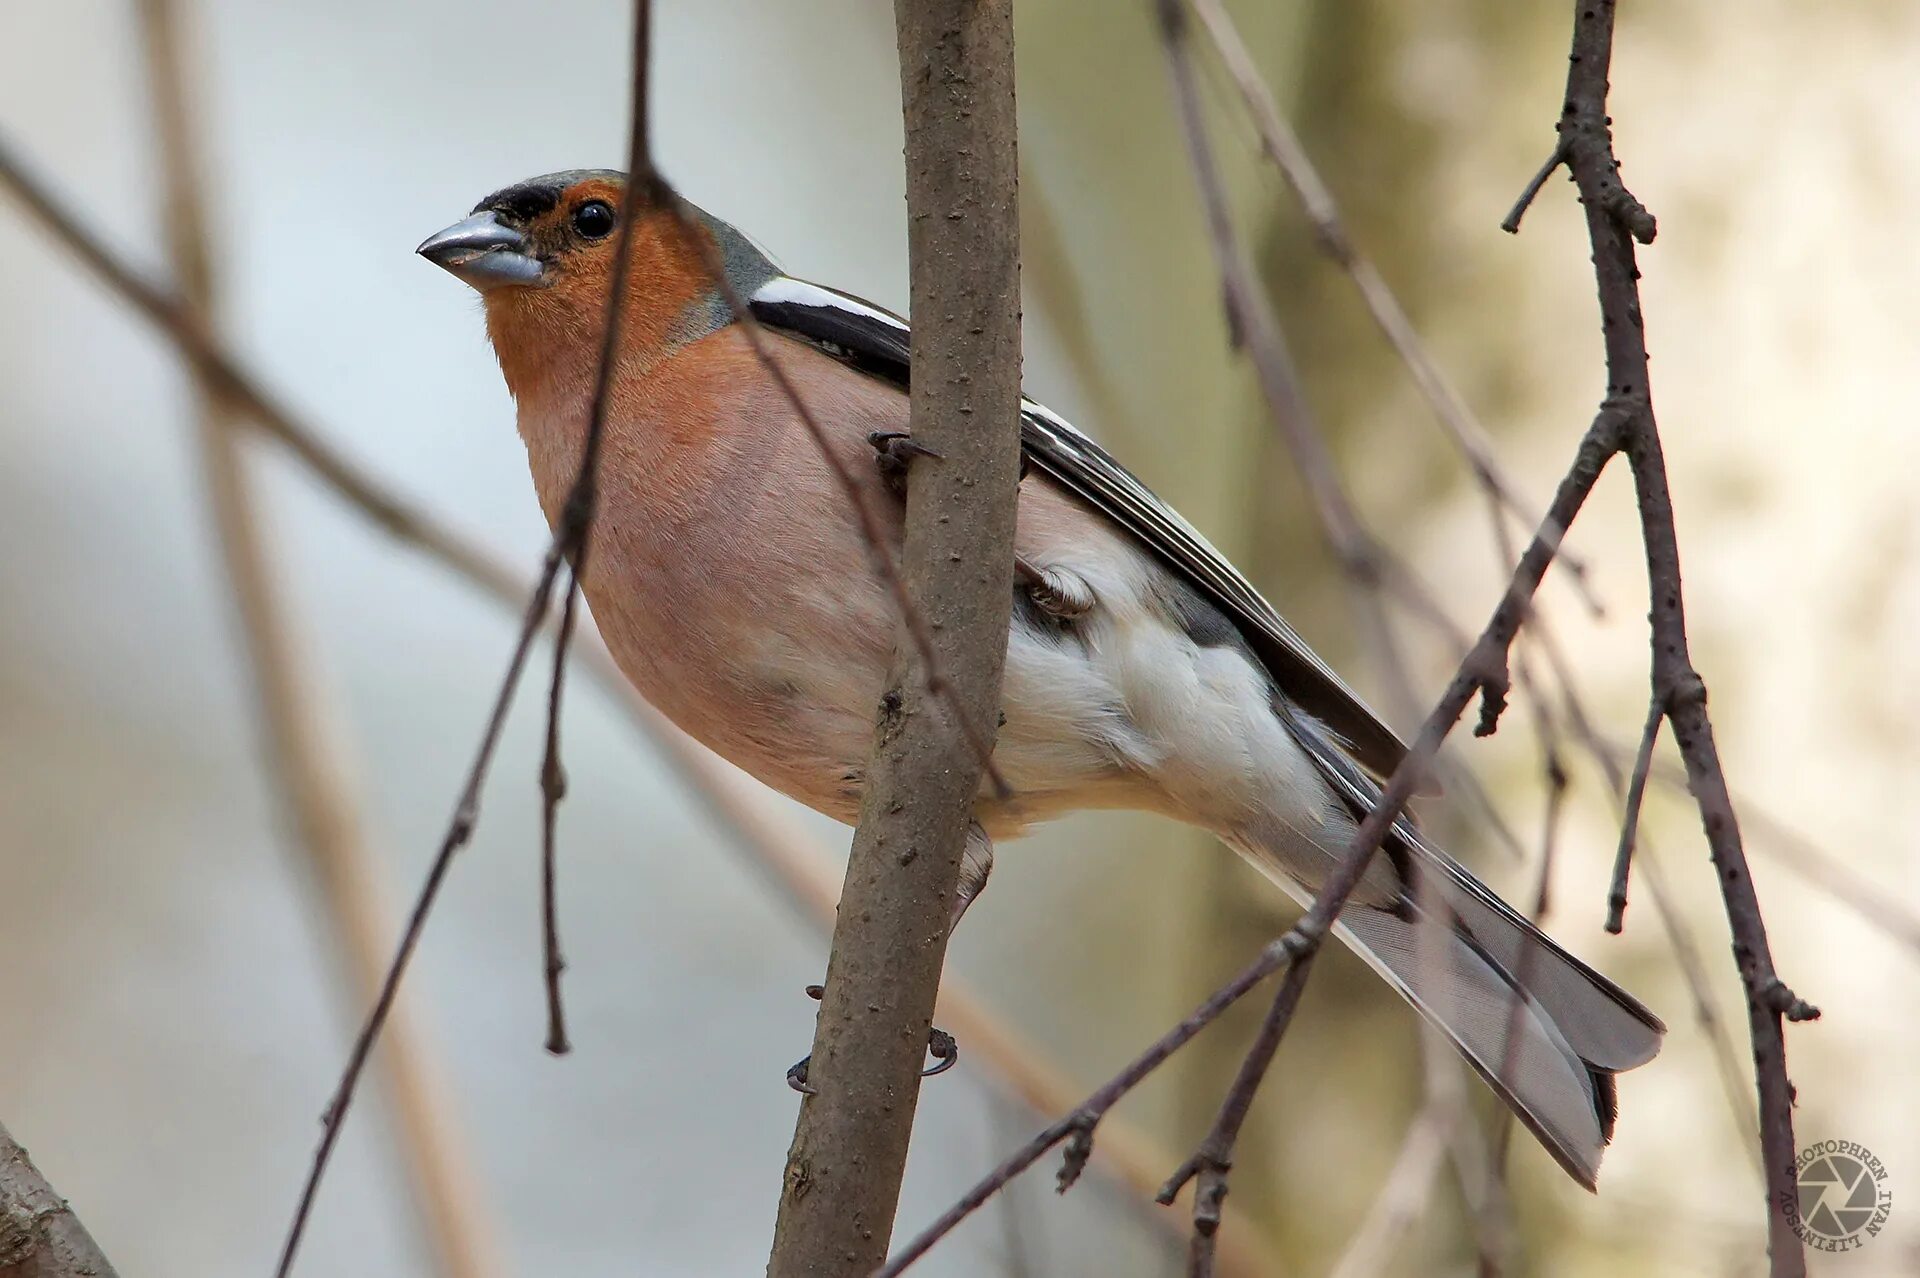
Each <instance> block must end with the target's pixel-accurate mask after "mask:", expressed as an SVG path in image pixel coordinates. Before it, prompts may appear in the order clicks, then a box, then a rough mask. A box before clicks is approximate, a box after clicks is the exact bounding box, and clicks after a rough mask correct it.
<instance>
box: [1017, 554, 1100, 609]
mask: <svg viewBox="0 0 1920 1278" xmlns="http://www.w3.org/2000/svg"><path fill="white" fill-rule="evenodd" d="M1013 575H1014V576H1015V577H1017V578H1019V580H1020V584H1021V585H1023V586H1025V587H1026V588H1027V598H1029V599H1031V600H1033V604H1034V607H1036V608H1038V609H1039V610H1040V611H1041V612H1044V613H1046V614H1047V615H1048V616H1050V617H1057V618H1059V619H1060V620H1062V621H1072V620H1073V619H1074V618H1075V617H1084V616H1086V615H1087V614H1088V613H1089V612H1092V611H1093V605H1094V597H1093V587H1092V586H1089V585H1088V584H1087V579H1086V578H1085V577H1082V576H1081V575H1080V574H1079V573H1077V572H1075V571H1073V570H1072V569H1071V568H1061V567H1057V566H1056V567H1052V568H1036V567H1035V566H1034V565H1032V564H1030V563H1028V562H1027V561H1026V560H1025V559H1024V558H1022V557H1021V556H1019V555H1015V556H1014V558H1013Z"/></svg>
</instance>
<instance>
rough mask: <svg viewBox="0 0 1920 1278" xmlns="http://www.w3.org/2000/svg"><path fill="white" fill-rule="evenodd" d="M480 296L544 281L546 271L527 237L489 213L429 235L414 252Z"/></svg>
mask: <svg viewBox="0 0 1920 1278" xmlns="http://www.w3.org/2000/svg"><path fill="white" fill-rule="evenodd" d="M414 251H415V252H417V253H418V254H420V256H421V257H424V258H426V259H427V260H428V261H429V262H432V263H433V264H434V265H435V266H438V267H441V268H442V269H444V270H446V271H449V272H451V273H452V274H453V275H455V276H458V277H459V278H460V279H462V280H464V281H466V282H467V283H468V284H470V285H472V286H473V287H474V288H476V289H478V290H480V291H481V292H482V293H484V292H486V291H487V290H488V289H490V288H501V287H504V286H506V285H521V286H526V285H534V284H540V283H542V282H543V281H544V279H545V275H546V268H545V267H543V266H542V265H541V264H540V259H539V258H536V257H534V256H533V255H532V253H531V252H530V251H529V246H528V244H527V237H526V236H524V235H522V234H521V233H520V232H519V231H517V230H515V229H514V228H513V227H511V226H508V225H507V224H506V223H505V222H502V221H501V220H500V215H499V214H497V213H495V212H493V211H492V210H491V209H485V210H482V211H481V212H478V213H475V214H474V215H473V216H472V217H469V218H465V219H463V220H461V221H458V222H455V223H454V224H453V225H452V226H449V227H448V228H447V229H446V230H444V231H440V232H438V233H436V234H433V235H430V236H428V237H427V238H426V240H425V241H423V242H422V243H421V245H420V247H419V248H417V249H415V250H414Z"/></svg>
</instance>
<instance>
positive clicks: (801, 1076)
mask: <svg viewBox="0 0 1920 1278" xmlns="http://www.w3.org/2000/svg"><path fill="white" fill-rule="evenodd" d="M812 1059H813V1057H811V1056H802V1057H801V1058H800V1059H799V1060H797V1061H795V1062H794V1063H793V1065H792V1066H791V1067H790V1068H789V1069H788V1070H787V1086H788V1087H791V1088H792V1089H793V1090H794V1091H796V1092H799V1093H800V1094H801V1095H802V1096H818V1095H819V1094H820V1093H819V1092H817V1091H815V1090H814V1089H813V1088H811V1087H809V1086H807V1063H808V1062H809V1061H811V1060H812Z"/></svg>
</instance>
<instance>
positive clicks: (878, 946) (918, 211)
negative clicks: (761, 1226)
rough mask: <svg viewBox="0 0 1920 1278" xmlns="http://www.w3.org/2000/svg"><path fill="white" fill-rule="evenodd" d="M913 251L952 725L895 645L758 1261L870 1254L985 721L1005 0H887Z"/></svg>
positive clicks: (845, 1264)
mask: <svg viewBox="0 0 1920 1278" xmlns="http://www.w3.org/2000/svg"><path fill="white" fill-rule="evenodd" d="M895 17H896V25H897V29H898V36H899V45H900V83H901V95H902V99H903V106H904V111H905V117H906V139H907V145H906V157H907V206H908V216H909V219H910V237H909V249H910V252H911V262H912V269H913V288H912V297H913V316H914V319H915V321H916V323H915V326H914V333H913V367H914V377H913V391H912V401H913V402H912V430H913V434H914V437H915V439H916V440H917V441H918V442H919V443H920V444H922V445H924V446H925V447H926V448H928V449H930V450H932V451H933V452H934V453H936V454H938V456H937V457H919V458H916V459H915V460H914V462H913V465H912V468H911V471H910V473H909V477H908V486H907V516H906V543H905V550H904V553H903V556H902V561H901V564H902V570H903V572H904V574H905V577H906V582H907V586H908V589H909V592H910V593H911V595H912V597H913V600H914V602H915V605H916V607H917V608H918V609H919V611H920V612H921V614H922V616H923V617H924V619H925V620H926V622H927V624H928V626H929V628H930V629H931V631H932V634H933V636H934V647H935V652H936V655H937V657H938V660H939V662H940V669H939V671H938V677H939V678H941V679H943V680H944V681H945V682H946V684H947V686H948V688H949V689H950V690H951V692H952V693H953V694H955V704H956V707H957V709H958V710H959V712H960V713H963V714H965V715H966V716H967V717H968V718H969V719H970V720H971V725H968V724H965V723H962V722H960V721H958V720H957V719H956V718H955V715H954V713H953V712H952V711H951V710H950V709H949V707H948V706H947V705H946V704H944V703H943V700H942V698H941V697H937V696H935V695H933V694H932V693H931V692H930V690H929V686H928V678H927V672H926V671H924V670H922V669H921V668H920V667H919V663H918V662H917V661H916V660H914V659H913V658H912V655H911V648H910V645H907V644H904V643H903V644H901V645H900V653H901V655H900V656H899V657H898V658H896V661H895V665H894V669H893V672H892V675H891V683H890V690H889V691H888V693H887V695H886V697H885V698H884V700H883V703H882V704H883V709H882V713H881V722H880V726H879V731H878V734H877V736H876V740H875V746H874V756H873V762H872V766H871V768H870V769H869V771H868V782H867V790H866V795H865V799H864V802H863V804H862V808H861V817H860V826H859V829H858V831H857V832H856V834H855V836H854V843H853V852H852V855H851V858H850V860H849V863H848V865H847V879H846V886H845V888H844V889H843V891H842V893H841V897H840V913H839V918H838V921H837V923H836V925H835V928H834V937H833V952H832V956H831V958H830V959H829V962H828V966H827V981H826V991H825V996H824V998H823V1000H822V1002H821V1007H820V1018H819V1025H818V1028H817V1030H816V1032H815V1036H814V1046H813V1061H812V1065H811V1068H810V1072H809V1080H808V1081H809V1084H810V1086H812V1087H813V1088H814V1089H815V1092H816V1094H815V1095H813V1096H811V1097H809V1098H808V1099H807V1100H805V1101H804V1102H802V1104H801V1109H800V1119H799V1123H798V1125H797V1126H796V1128H795V1131H794V1139H793V1146H792V1149H791V1151H790V1152H789V1154H788V1156H787V1165H786V1174H785V1178H784V1183H783V1187H782V1192H781V1196H780V1215H779V1222H778V1224H777V1226H776V1228H775V1233H774V1243H773V1255H772V1258H771V1260H770V1262H769V1264H768V1273H769V1274H772V1275H776V1276H777V1278H792V1276H797V1275H825V1274H832V1275H856V1274H866V1273H868V1272H870V1271H871V1270H872V1269H873V1268H875V1267H876V1266H877V1265H879V1264H880V1262H881V1261H883V1260H884V1259H885V1258H886V1252H887V1245H888V1242H889V1241H890V1238H891V1235H892V1229H893V1216H894V1209H895V1207H896V1206H897V1204H898V1202H899V1197H900V1181H901V1176H902V1174H903V1172H904V1171H905V1167H906V1158H907V1145H908V1141H909V1138H910V1136H911V1134H912V1128H913V1116H914V1108H915V1105H916V1102H917V1101H918V1099H919V1088H920V1079H919V1074H920V1068H921V1063H922V1061H923V1059H924V1053H925V1049H926V1043H927V1032H928V1029H929V1027H930V1026H931V1024H932V1016H933V1006H934V998H935V994H936V993H937V991H938V988H939V980H940V968H941V964H942V962H943V961H944V959H945V957H946V949H947V931H948V915H949V912H950V909H951V903H952V901H953V898H954V894H955V891H956V888H957V886H958V882H959V871H960V856H961V852H962V849H963V848H964V846H965V841H966V837H967V825H968V821H969V819H970V814H971V810H972V806H973V801H974V798H975V796H976V794H977V793H978V792H979V788H980V783H981V777H982V764H983V762H984V760H983V759H982V758H981V757H980V752H979V750H978V749H976V748H975V745H974V742H975V741H978V740H984V741H986V742H987V743H988V744H991V741H992V738H993V733H994V729H995V726H996V724H997V723H998V718H999V707H1000V672H1001V667H1002V665H1003V663H1004V661H1005V658H1006V636H1007V624H1008V620H1009V612H1010V610H1011V607H1012V566H1013V519H1014V504H1015V498H1016V493H1017V486H1018V481H1019V454H1020V443H1019V399H1020V267H1019V221H1018V201H1017V198H1016V196H1017V188H1018V176H1017V173H1018V167H1017V152H1016V148H1015V124H1014V95H1013V7H1012V3H1011V0H898V2H897V5H896V10H895Z"/></svg>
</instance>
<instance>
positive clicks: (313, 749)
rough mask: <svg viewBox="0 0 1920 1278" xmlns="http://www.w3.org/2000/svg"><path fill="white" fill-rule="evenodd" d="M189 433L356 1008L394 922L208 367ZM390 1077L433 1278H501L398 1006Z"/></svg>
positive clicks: (206, 262) (205, 309) (154, 69)
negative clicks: (193, 439)
mask: <svg viewBox="0 0 1920 1278" xmlns="http://www.w3.org/2000/svg"><path fill="white" fill-rule="evenodd" d="M179 9H180V6H179V5H177V4H176V3H174V0H142V3H141V4H140V5H139V7H138V10H137V12H138V16H139V25H140V32H141V35H142V37H143V41H142V43H143V49H144V52H145V57H146V64H147V72H148V79H149V88H150V92H151V95H152V101H153V112H152V117H153V121H154V127H155V132H156V137H157V141H158V143H159V148H160V171H161V177H162V183H163V192H164V202H165V216H164V222H165V229H166V238H167V242H168V248H169V254H170V256H171V258H172V260H173V265H174V271H175V275H176V277H177V278H178V280H179V289H180V295H181V298H182V299H183V305H184V306H185V307H187V308H189V309H190V311H191V313H192V314H193V315H194V316H195V317H196V319H197V322H198V323H199V324H200V325H201V326H202V328H203V329H204V330H205V331H209V332H211V331H212V328H213V319H212V316H213V306H214V300H215V286H214V285H215V281H214V272H213V259H214V255H213V254H212V252H211V251H210V248H209V235H208V232H207V218H206V213H205V199H206V191H207V189H208V181H207V174H206V166H205V164H204V163H203V161H202V157H201V154H200V146H199V138H198V132H197V130H196V129H195V128H194V126H193V120H192V111H191V103H190V101H189V90H188V87H187V86H188V85H189V84H190V83H191V82H192V79H193V77H192V75H191V74H190V72H189V69H188V61H187V52H186V48H185V47H184V45H185V40H184V37H183V34H182V31H181V21H180V16H181V15H180V12H179ZM194 381H195V398H196V399H197V409H198V411H197V423H196V424H197V430H196V436H197V440H198V444H199V451H200V457H201V464H202V468H203V473H204V475H205V477H206V485H207V496H208V505H209V507H210V509H211V512H212V516H213V520H214V525H215V528H216V530H217V532H218V536H219V546H220V552H221V557H222V560H223V562H224V564H225V567H226V575H227V582H228V586H229V588H230V589H231V591H232V595H233V600H234V604H235V612H236V614H237V617H238V620H239V622H240V626H241V632H242V636H243V638H244V641H245V652H246V655H247V660H248V665H249V667H250V670H249V673H250V674H251V676H252V678H251V683H252V691H253V695H254V699H255V706H256V711H257V714H258V717H259V722H260V728H261V731H262V732H263V734H264V736H265V738H266V745H267V747H268V751H267V757H268V759H269V761H270V763H271V773H270V775H271V776H272V778H273V781H274V784H275V786H276V788H277V789H278V791H279V797H280V800H281V802H283V803H284V804H285V805H286V807H287V810H288V814H289V816H290V817H291V818H292V819H291V823H290V826H291V833H292V836H293V842H294V844H295V846H296V847H298V848H299V850H300V851H301V853H302V854H304V856H305V858H306V860H307V862H308V864H309V866H310V868H311V869H312V871H313V873H314V876H315V879H316V880H317V882H318V884H319V886H320V889H321V895H320V900H321V903H322V905H323V908H324V910H325V915H326V918H327V920H328V923H329V925H330V927H331V930H332V932H333V934H334V937H335V939H336V942H337V944H338V945H339V947H340V950H341V952H342V956H343V957H344V958H345V960H346V968H347V972H348V975H349V977H350V980H349V989H350V990H351V991H352V995H353V997H354V998H355V999H356V1001H357V1000H358V999H359V998H361V997H363V996H367V995H370V994H371V993H372V991H374V990H375V989H377V988H378V985H379V981H380V977H381V973H382V971H383V970H384V969H385V966H386V961H387V946H388V943H389V942H388V937H389V935H390V932H391V922H390V919H389V917H388V913H387V910H386V909H385V902H384V901H383V899H382V893H381V891H380V889H379V886H378V885H379V881H380V874H379V871H378V869H377V867H376V865H375V860H374V857H373V856H372V854H371V852H370V850H369V849H368V847H367V843H366V833H365V829H364V823H363V821H362V818H361V813H360V810H359V809H360V803H359V797H358V796H357V795H356V794H355V793H354V788H353V786H352V784H351V782H350V780H349V777H350V775H351V772H352V768H351V767H350V764H349V760H348V758H347V751H346V748H345V745H344V743H343V741H342V739H341V734H340V732H339V730H338V727H337V721H336V719H337V717H336V715H335V714H334V713H333V707H332V706H331V705H330V704H329V703H328V701H327V699H326V698H325V697H324V696H323V695H322V692H321V689H320V687H319V686H318V680H317V677H316V675H315V673H314V671H313V669H312V667H311V664H310V662H309V661H308V659H307V654H306V653H305V651H304V650H303V648H302V646H301V644H300V643H299V640H298V636H299V634H300V632H301V629H302V627H301V625H300V623H299V621H298V620H297V619H296V618H295V617H294V616H293V615H292V606H291V603H290V601H289V600H288V599H287V598H286V593H285V591H284V590H283V588H282V583H283V582H284V581H285V580H286V574H285V573H284V572H283V571H282V568H281V565H278V564H276V563H275V562H274V559H273V555H272V549H271V546H270V544H269V542H268V539H267V537H266V536H265V532H264V529H263V528H262V518H261V511H260V506H259V501H258V498H257V496H256V493H255V491H254V488H253V483H252V476H251V473H250V471H249V469H248V458H247V457H246V455H245V452H244V447H243V444H244V440H243V439H242V437H241V421H242V418H241V416H240V414H239V409H238V406H237V405H236V402H235V400H234V397H233V396H232V395H231V394H230V393H227V392H226V391H225V390H224V389H223V385H222V383H221V382H220V381H219V380H218V379H216V378H214V377H211V376H209V375H208V374H207V373H206V372H205V371H204V370H201V369H198V368H196V369H195V371H194ZM382 1066H383V1073H384V1076H385V1080H386V1082H387V1084H388V1087H389V1089H390V1091H391V1100H392V1105H393V1112H394V1116H395V1118H396V1119H397V1120H398V1121H397V1123H396V1126H397V1129H398V1130H397V1132H396V1137H397V1143H398V1144H399V1146H400V1149H401V1152H402V1154H403V1156H404V1158H405V1160H406V1165H407V1170H408V1172H409V1173H410V1181H411V1184H410V1188H411V1189H412V1191H413V1195H414V1200H415V1203H416V1204H417V1206H418V1208H419V1211H420V1215H421V1216H422V1221H421V1224H422V1226H423V1232H424V1233H425V1235H426V1238H425V1241H426V1244H427V1248H428V1251H429V1253H430V1255H431V1256H432V1258H433V1264H434V1266H435V1269H436V1270H437V1272H439V1273H441V1274H444V1275H447V1276H448V1278H480V1276H482V1275H489V1274H494V1273H497V1272H498V1262H497V1257H498V1255H499V1249H498V1247H497V1246H496V1245H495V1239H494V1237H493V1231H492V1229H491V1228H490V1227H489V1226H490V1222H491V1220H492V1219H493V1216H492V1213H491V1212H490V1211H488V1210H487V1209H486V1208H485V1207H484V1206H483V1205H482V1194H481V1191H480V1188H479V1184H478V1180H477V1177H476V1176H475V1174H474V1172H473V1161H472V1159H471V1157H470V1156H469V1152H468V1150H467V1149H466V1148H465V1146H464V1142H463V1140H462V1139H461V1133H460V1130H459V1127H458V1124H457V1122H456V1121H455V1119H454V1117H453V1115H452V1114H451V1112H450V1110H449V1106H448V1099H447V1093H446V1091H445V1089H444V1087H443V1086H442V1079H441V1071H440V1070H439V1069H438V1068H437V1062H436V1061H435V1060H434V1059H433V1057H432V1053H431V1051H430V1049H429V1047H428V1045H427V1043H426V1041H425V1039H424V1038H423V1037H422V1035H421V1034H420V1031H419V1028H418V1025H417V1024H416V1023H414V1022H413V1021H412V1019H411V1018H410V1017H408V1016H407V1015H406V1009H405V1008H404V1007H402V1008H399V1009H396V1012H395V1016H394V1023H393V1024H392V1025H391V1026H390V1027H389V1032H388V1038H387V1050H386V1052H385V1053H384V1055H383V1060H382Z"/></svg>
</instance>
